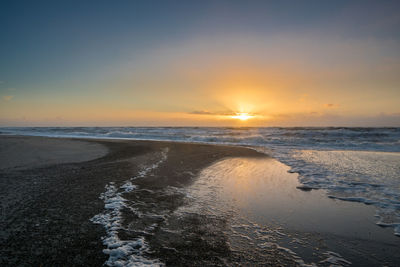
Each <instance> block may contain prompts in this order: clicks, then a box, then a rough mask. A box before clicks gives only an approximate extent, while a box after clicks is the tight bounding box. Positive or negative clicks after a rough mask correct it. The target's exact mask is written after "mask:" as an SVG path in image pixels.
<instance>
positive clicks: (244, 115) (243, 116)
mask: <svg viewBox="0 0 400 267" xmlns="http://www.w3.org/2000/svg"><path fill="white" fill-rule="evenodd" d="M253 117H254V116H253V115H250V114H248V113H236V115H234V116H231V118H232V119H239V120H241V121H247V120H248V119H251V118H253Z"/></svg>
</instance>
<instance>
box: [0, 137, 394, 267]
mask: <svg viewBox="0 0 400 267" xmlns="http://www.w3.org/2000/svg"><path fill="white" fill-rule="evenodd" d="M166 149H167V150H168V155H167V157H166V159H165V161H164V162H163V163H162V164H159V165H157V166H156V167H155V168H153V169H151V171H149V172H147V173H146V174H145V175H142V176H140V175H139V176H138V174H139V173H141V171H142V170H143V168H144V167H146V166H153V165H154V162H156V161H157V160H158V157H159V155H160V151H165V150H166ZM0 158H1V159H2V161H3V160H4V162H2V163H1V165H0V200H1V204H2V205H1V221H0V223H1V231H0V246H1V249H0V265H1V266H15V265H21V266H40V265H43V266H102V265H103V264H104V263H105V262H106V261H107V259H108V256H107V255H106V254H104V253H103V249H104V248H105V246H104V245H103V243H102V237H105V236H107V232H106V231H105V229H104V228H103V226H102V225H99V224H94V223H93V222H92V221H91V219H92V218H93V216H95V215H97V214H101V213H102V212H104V207H105V203H104V200H102V199H99V196H100V195H101V194H102V193H104V192H105V186H106V185H110V183H113V185H115V186H118V187H119V186H121V185H123V184H125V183H126V181H127V180H129V179H132V182H133V183H134V184H135V186H137V187H138V189H137V190H134V191H132V192H127V193H125V194H124V195H123V196H124V198H126V200H127V202H126V203H128V205H129V209H128V208H125V209H123V210H121V213H122V217H123V221H122V226H123V230H120V231H119V233H118V235H119V238H120V239H121V240H135V239H137V238H144V240H145V241H146V243H147V244H148V245H149V246H150V248H151V249H150V250H148V251H146V252H145V254H144V255H142V256H145V257H146V258H149V259H159V260H160V261H161V262H164V263H166V265H168V266H227V265H228V266H237V265H244V266H250V265H251V266H296V265H301V264H304V262H302V260H303V259H304V261H305V262H306V263H310V262H315V263H317V264H318V265H321V266H328V265H329V264H332V263H329V262H323V260H324V259H325V258H326V257H325V258H324V257H323V256H324V255H325V254H323V253H325V252H327V251H330V250H333V251H334V252H339V253H340V254H341V255H342V256H343V257H344V258H345V259H346V260H349V261H352V262H353V264H354V266H366V265H365V264H367V265H369V266H381V265H386V266H396V265H398V263H399V262H400V258H399V257H400V256H399V255H400V253H398V252H399V247H400V246H399V244H400V243H399V240H400V238H398V239H397V237H395V236H394V235H393V234H392V231H391V230H390V229H382V228H379V227H378V226H376V225H374V222H373V218H371V216H373V214H374V209H373V208H372V207H370V206H366V205H363V204H360V203H349V202H343V201H339V200H333V199H328V198H326V196H325V194H324V192H323V191H314V190H313V191H310V192H305V191H302V190H299V189H297V188H296V187H297V186H298V185H299V184H298V181H297V176H296V174H290V173H287V170H288V168H287V167H286V166H285V165H283V164H281V163H279V162H277V161H275V160H273V159H271V158H269V157H267V156H266V155H264V154H260V153H258V152H255V151H253V150H250V149H246V148H240V147H229V146H214V145H201V144H184V143H171V142H151V141H125V140H92V139H85V140H82V139H81V140H78V139H55V138H43V137H21V136H1V137H0ZM133 178H134V179H133ZM249 179H251V180H249ZM249 239H250V240H249ZM287 248H288V249H289V250H287ZM293 251H294V252H296V253H297V255H298V256H301V258H302V259H301V260H299V258H297V255H295V256H293V255H292V252H293ZM328 256H329V255H328ZM331 256H332V255H331ZM328 258H329V257H328ZM339 263H340V262H339ZM342 265H344V266H346V263H345V262H342Z"/></svg>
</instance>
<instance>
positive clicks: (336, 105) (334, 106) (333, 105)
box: [324, 103, 340, 108]
mask: <svg viewBox="0 0 400 267" xmlns="http://www.w3.org/2000/svg"><path fill="white" fill-rule="evenodd" d="M324 107H326V108H338V107H340V105H339V104H332V103H328V104H325V105H324Z"/></svg>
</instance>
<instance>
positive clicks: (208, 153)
mask: <svg viewBox="0 0 400 267" xmlns="http://www.w3.org/2000/svg"><path fill="white" fill-rule="evenodd" d="M165 147H168V148H169V153H168V159H167V162H165V164H163V165H162V166H160V168H159V169H158V170H157V172H156V173H154V174H152V176H151V177H148V179H145V180H143V181H141V183H142V186H143V187H144V186H146V187H147V188H149V189H157V188H162V187H165V186H167V185H173V186H185V185H188V184H190V183H191V182H192V181H193V179H194V177H195V176H196V174H197V173H198V172H199V171H200V170H201V169H203V168H204V167H206V166H208V165H209V164H211V163H212V162H215V161H217V160H219V159H221V158H225V157H236V156H247V157H248V156H262V155H261V154H259V153H257V152H254V151H252V150H248V149H244V148H232V147H225V146H211V145H197V144H180V143H168V142H146V141H122V140H77V139H52V138H43V137H20V136H16V137H13V136H1V137H0V148H1V150H0V158H1V159H2V163H1V168H0V202H1V221H0V229H1V230H0V266H16V265H19V266H102V265H103V264H104V262H105V261H106V260H107V256H106V255H104V254H103V252H102V250H103V248H104V246H103V245H102V242H101V237H102V236H104V235H105V231H104V229H103V227H102V226H101V225H96V224H93V223H92V222H91V221H90V219H91V218H92V217H93V216H94V215H96V214H98V213H100V212H102V211H103V209H104V202H103V201H102V200H101V199H99V196H100V194H101V193H103V192H104V187H105V185H106V184H108V183H109V182H111V181H114V182H115V183H117V184H118V183H121V182H123V181H125V180H127V179H129V178H130V177H132V176H133V175H135V174H136V173H137V171H138V169H139V166H140V165H141V164H143V163H145V162H146V159H151V158H152V156H153V155H154V153H156V152H159V151H160V149H162V148H165ZM60 149H61V150H65V151H63V152H61V151H60ZM33 150H35V151H33ZM107 150H108V154H107V155H105V156H103V155H104V151H107ZM96 156H98V157H99V158H97V159H94V158H95V157H96ZM88 159H92V160H89V161H85V160H88ZM79 161H81V162H79ZM68 162H74V163H68ZM143 197H155V196H151V195H147V194H146V195H144V196H143ZM181 198H183V196H182V197H181ZM157 201H158V203H159V204H160V206H162V208H163V209H164V208H168V209H171V210H173V209H174V208H176V207H177V206H179V205H180V204H181V203H182V199H179V197H178V198H173V199H168V198H167V199H158V200H157ZM193 225H194V224H193ZM193 238H195V239H197V238H198V237H197V236H195V237H193ZM150 243H152V241H151V240H150ZM192 244H193V245H192V246H187V245H186V248H187V249H185V252H184V254H186V258H181V259H180V258H179V257H180V256H182V257H183V256H185V255H177V256H174V255H172V256H171V257H170V256H168V255H170V253H167V252H165V251H161V250H160V251H158V252H157V251H156V252H157V254H159V255H157V256H159V257H160V258H161V259H163V260H165V261H166V262H167V263H168V262H169V263H171V264H173V265H176V264H186V265H187V264H188V263H190V262H191V261H192V260H194V259H193V257H195V258H196V260H199V261H201V260H202V258H207V257H210V258H211V260H213V258H215V255H214V254H218V253H215V252H214V251H213V250H212V249H213V246H212V245H209V244H208V243H207V242H204V244H201V243H196V242H193V243H192ZM196 248H197V250H196V251H193V253H191V255H193V256H191V255H188V253H189V254H190V251H191V250H192V249H196ZM219 250H223V251H222V252H223V253H225V252H226V247H221V248H219ZM194 252H196V253H194ZM203 252H204V253H203ZM197 254H199V255H197ZM211 254H212V255H211ZM196 255H197V256H196Z"/></svg>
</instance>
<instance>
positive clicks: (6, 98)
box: [3, 95, 14, 102]
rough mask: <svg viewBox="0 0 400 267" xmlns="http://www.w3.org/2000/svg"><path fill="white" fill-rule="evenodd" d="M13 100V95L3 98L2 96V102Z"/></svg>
mask: <svg viewBox="0 0 400 267" xmlns="http://www.w3.org/2000/svg"><path fill="white" fill-rule="evenodd" d="M13 98H14V96H13V95H5V96H3V100H4V101H7V102H8V101H11V99H13Z"/></svg>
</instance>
